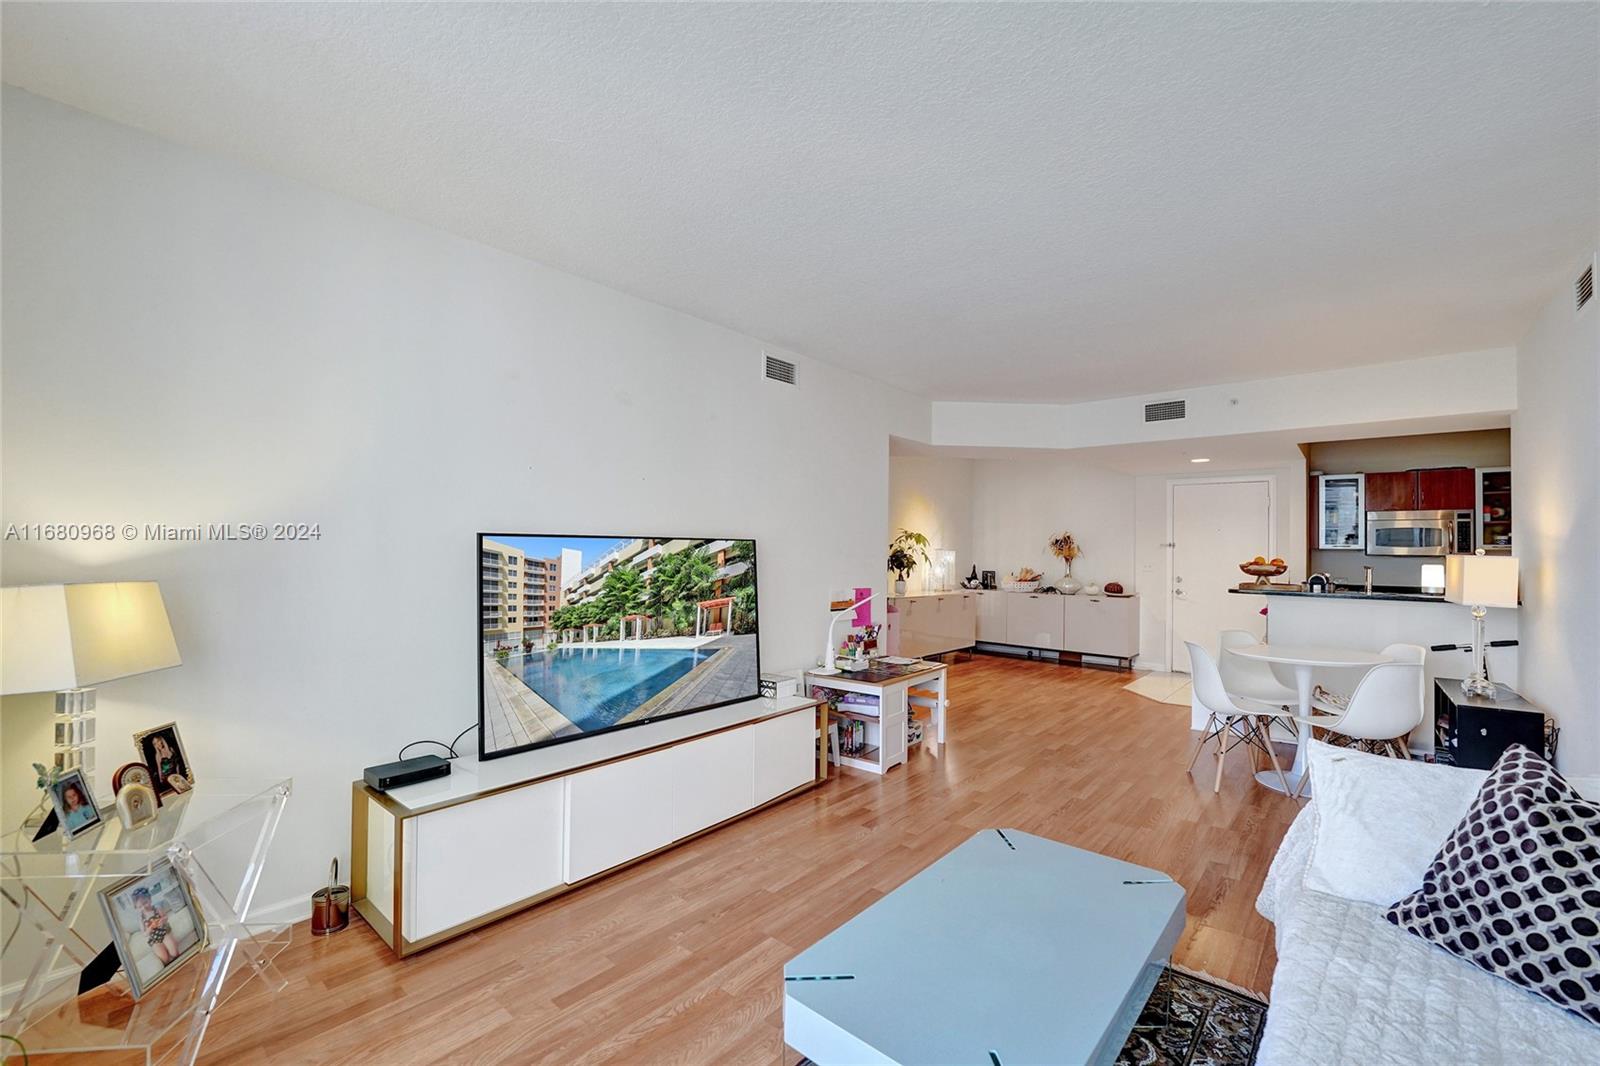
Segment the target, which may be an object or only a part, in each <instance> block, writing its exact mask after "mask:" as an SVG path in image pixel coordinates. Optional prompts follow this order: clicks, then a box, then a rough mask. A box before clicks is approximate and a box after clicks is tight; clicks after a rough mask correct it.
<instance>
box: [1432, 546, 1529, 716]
mask: <svg viewBox="0 0 1600 1066" xmlns="http://www.w3.org/2000/svg"><path fill="white" fill-rule="evenodd" d="M1444 598H1445V599H1447V600H1449V601H1450V602H1451V603H1464V604H1468V605H1470V606H1471V607H1472V676H1471V677H1469V678H1467V679H1466V680H1465V681H1463V682H1462V683H1461V690H1462V691H1463V692H1465V693H1466V694H1467V695H1469V696H1483V697H1487V698H1489V699H1493V698H1494V697H1495V687H1494V682H1493V681H1490V680H1489V664H1488V661H1487V660H1486V658H1485V652H1486V649H1485V646H1484V642H1483V616H1484V615H1486V614H1487V613H1488V609H1489V608H1490V607H1512V608H1514V607H1516V606H1517V560H1516V557H1515V556H1511V555H1486V554H1485V553H1484V551H1483V549H1482V548H1479V549H1478V553H1477V554H1476V555H1447V556H1445V557H1444Z"/></svg>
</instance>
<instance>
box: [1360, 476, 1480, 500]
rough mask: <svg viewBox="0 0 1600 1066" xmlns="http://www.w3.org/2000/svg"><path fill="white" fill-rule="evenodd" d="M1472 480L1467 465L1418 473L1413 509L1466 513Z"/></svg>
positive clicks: (1473, 495) (1472, 491) (1474, 490)
mask: <svg viewBox="0 0 1600 1066" xmlns="http://www.w3.org/2000/svg"><path fill="white" fill-rule="evenodd" d="M1476 481H1477V478H1476V477H1475V476H1474V474H1473V471H1472V468H1471V467H1468V466H1446V467H1438V468H1435V469H1432V470H1418V471H1417V510H1419V511H1470V510H1472V507H1473V501H1474V499H1475V498H1476V496H1477V485H1476ZM1368 509H1369V510H1373V509H1374V508H1368Z"/></svg>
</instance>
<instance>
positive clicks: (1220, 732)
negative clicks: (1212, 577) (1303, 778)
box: [1184, 641, 1294, 795]
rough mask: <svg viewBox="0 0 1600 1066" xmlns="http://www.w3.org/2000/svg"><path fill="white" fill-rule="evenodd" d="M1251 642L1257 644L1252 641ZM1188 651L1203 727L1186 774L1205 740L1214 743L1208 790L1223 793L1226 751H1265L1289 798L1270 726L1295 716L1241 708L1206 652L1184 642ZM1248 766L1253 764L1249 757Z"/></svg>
mask: <svg viewBox="0 0 1600 1066" xmlns="http://www.w3.org/2000/svg"><path fill="white" fill-rule="evenodd" d="M1251 643H1256V642H1255V641H1252V642H1251ZM1184 644H1185V645H1186V646H1187V647H1188V649H1189V676H1190V678H1191V679H1192V681H1193V684H1194V697H1195V699H1196V701H1198V702H1199V704H1200V706H1202V707H1204V708H1205V709H1206V712H1207V715H1208V717H1207V718H1206V724H1205V728H1204V729H1203V730H1202V731H1201V734H1200V740H1199V742H1198V743H1196V744H1195V746H1194V754H1193V755H1192V756H1190V758H1189V771H1190V772H1191V773H1192V772H1193V771H1194V764H1195V760H1196V759H1198V758H1200V751H1201V749H1202V748H1204V747H1205V746H1206V741H1208V740H1215V741H1216V742H1217V776H1216V780H1215V781H1214V782H1213V783H1212V785H1211V791H1213V792H1221V791H1222V765H1223V761H1224V760H1225V759H1226V758H1227V755H1228V752H1230V751H1232V750H1233V749H1234V748H1236V747H1238V746H1239V745H1240V744H1243V745H1245V746H1246V747H1248V748H1250V749H1251V750H1252V752H1254V751H1264V752H1266V753H1267V758H1268V759H1269V760H1270V761H1271V762H1272V768H1273V769H1274V770H1276V771H1277V773H1278V780H1279V781H1280V782H1281V783H1282V784H1283V791H1284V793H1285V794H1286V795H1292V794H1293V790H1292V789H1290V787H1289V779H1288V777H1286V776H1285V775H1284V772H1283V766H1282V765H1281V764H1280V763H1279V762H1278V753H1277V752H1276V751H1275V750H1274V749H1273V747H1272V740H1271V737H1270V731H1271V728H1272V723H1273V722H1274V721H1275V720H1278V719H1289V718H1292V717H1294V714H1293V712H1292V711H1288V710H1269V709H1267V708H1266V707H1265V706H1251V707H1241V706H1239V705H1238V704H1237V703H1236V702H1234V700H1233V698H1232V697H1230V696H1229V694H1228V691H1227V690H1226V689H1225V688H1224V687H1223V685H1222V674H1221V673H1220V672H1219V671H1218V670H1217V664H1216V663H1215V662H1213V661H1212V659H1211V655H1210V653H1208V652H1207V651H1206V650H1205V649H1204V648H1202V647H1201V646H1200V645H1198V644H1196V643H1194V642H1193V641H1184ZM1251 765H1252V766H1254V765H1255V758H1254V756H1253V755H1252V757H1251Z"/></svg>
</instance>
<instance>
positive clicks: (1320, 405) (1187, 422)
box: [932, 348, 1517, 449]
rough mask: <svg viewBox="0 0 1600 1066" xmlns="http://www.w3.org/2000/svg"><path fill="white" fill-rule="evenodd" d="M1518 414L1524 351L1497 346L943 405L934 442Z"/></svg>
mask: <svg viewBox="0 0 1600 1066" xmlns="http://www.w3.org/2000/svg"><path fill="white" fill-rule="evenodd" d="M1178 399H1182V400H1187V401H1188V416H1187V417H1186V418H1184V419H1182V420H1181V421H1171V422H1146V421H1145V420H1144V405H1145V404H1146V403H1151V402H1154V401H1158V400H1178ZM1516 406H1517V372H1516V351H1515V350H1514V349H1511V348H1493V349H1488V350H1485V351H1478V352H1458V353H1455V354H1453V355H1441V356H1434V357H1432V358H1427V359H1409V360H1405V361H1403V362H1396V363H1385V364H1384V365H1382V366H1363V367H1351V368H1347V369H1340V370H1326V371H1322V372H1319V373H1315V374H1298V375H1292V376H1289V377H1281V378H1264V379H1261V380H1259V381H1244V382H1236V383H1234V384H1229V385H1208V386H1205V387H1202V388H1194V389H1183V390H1179V391H1178V392H1173V393H1151V394H1149V395H1145V396H1127V397H1123V398H1121V399H1115V400H1096V401H1094V402H1092V403H1077V404H1039V403H965V402H956V401H938V402H935V403H934V405H933V439H932V443H934V444H938V445H948V446H951V447H959V448H1064V449H1070V448H1090V447H1099V446H1102V445H1111V444H1126V443H1131V442H1137V441H1173V440H1186V439H1190V438H1205V437H1227V436H1236V435H1239V434H1249V433H1272V432H1278V431H1285V430H1306V429H1312V428H1316V429H1318V430H1321V431H1327V430H1330V429H1335V428H1337V427H1340V426H1365V425H1367V424H1369V423H1381V422H1393V421H1404V420H1414V419H1430V418H1441V417H1446V416H1455V417H1460V416H1478V415H1484V416H1487V415H1498V416H1503V415H1507V414H1509V413H1510V412H1511V411H1512V410H1514V409H1515V408H1516ZM1305 439H1319V438H1316V437H1310V438H1305ZM1321 439H1326V438H1321Z"/></svg>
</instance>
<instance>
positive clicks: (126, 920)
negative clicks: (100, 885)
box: [100, 859, 207, 1001]
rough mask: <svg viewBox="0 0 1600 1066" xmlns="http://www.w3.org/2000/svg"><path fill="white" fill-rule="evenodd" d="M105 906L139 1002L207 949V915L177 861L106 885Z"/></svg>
mask: <svg viewBox="0 0 1600 1066" xmlns="http://www.w3.org/2000/svg"><path fill="white" fill-rule="evenodd" d="M100 910H101V912H102V913H103V914H104V915H105V919H106V928H108V929H110V930H111V943H112V946H113V947H115V948H116V952H117V958H118V959H119V960H120V961H121V963H122V972H123V975H124V976H125V977H126V978H127V980H128V989H129V991H130V993H131V994H132V996H133V998H134V1000H135V1001H137V1000H139V999H140V998H141V997H142V996H144V995H145V993H147V992H149V991H150V989H151V988H153V987H155V986H156V985H157V984H159V983H160V982H162V981H164V980H166V979H167V978H168V977H171V976H172V974H173V973H175V972H176V971H177V970H179V969H181V968H182V966H183V964H184V963H186V962H188V961H189V960H190V959H192V958H194V956H196V955H198V954H200V952H202V951H204V950H205V947H206V942H207V938H206V922H205V914H204V913H203V912H202V911H201V909H200V904H199V901H198V900H196V899H195V897H194V892H193V890H192V889H191V887H190V885H189V883H188V882H187V881H186V880H184V878H183V875H182V874H181V873H179V872H178V868H177V867H176V866H174V865H173V863H172V860H171V859H162V860H160V861H159V862H157V863H154V864H153V865H152V866H151V867H150V870H149V871H148V872H146V873H142V874H135V875H134V876H132V877H128V878H124V879H123V880H121V881H118V882H117V883H116V884H113V885H111V886H109V887H107V888H104V889H101V891H100Z"/></svg>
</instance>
